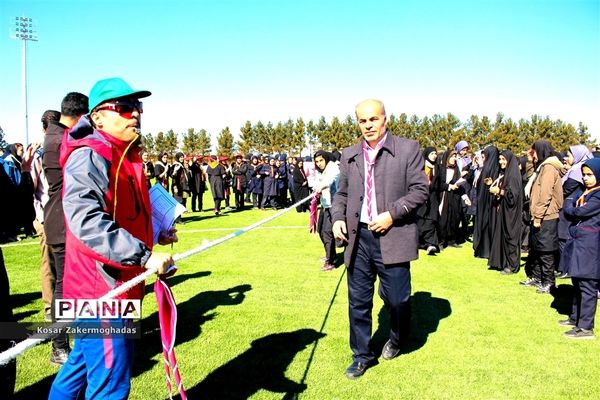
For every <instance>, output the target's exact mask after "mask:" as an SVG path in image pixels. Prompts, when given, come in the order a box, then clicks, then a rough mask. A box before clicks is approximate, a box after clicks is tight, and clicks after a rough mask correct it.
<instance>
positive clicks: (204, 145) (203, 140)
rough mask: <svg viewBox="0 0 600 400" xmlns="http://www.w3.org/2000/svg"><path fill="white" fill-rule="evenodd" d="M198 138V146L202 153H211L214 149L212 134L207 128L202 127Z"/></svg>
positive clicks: (205, 154) (204, 154)
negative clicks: (207, 131)
mask: <svg viewBox="0 0 600 400" xmlns="http://www.w3.org/2000/svg"><path fill="white" fill-rule="evenodd" d="M197 140H198V142H197V148H198V151H199V152H200V154H202V155H203V156H207V155H209V154H210V151H211V149H212V144H211V138H210V135H209V134H208V133H206V129H200V131H199V132H198V137H197Z"/></svg>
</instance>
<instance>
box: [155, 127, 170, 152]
mask: <svg viewBox="0 0 600 400" xmlns="http://www.w3.org/2000/svg"><path fill="white" fill-rule="evenodd" d="M154 148H155V149H156V152H157V153H159V154H160V153H164V152H165V151H167V148H166V140H165V134H164V133H163V132H162V131H161V132H158V133H157V134H156V139H155V140H154Z"/></svg>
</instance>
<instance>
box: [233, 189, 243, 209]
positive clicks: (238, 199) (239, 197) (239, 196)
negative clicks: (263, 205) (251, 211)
mask: <svg viewBox="0 0 600 400" xmlns="http://www.w3.org/2000/svg"><path fill="white" fill-rule="evenodd" d="M234 193H235V208H236V210H237V211H240V210H242V209H243V208H244V191H243V190H240V191H238V190H234Z"/></svg>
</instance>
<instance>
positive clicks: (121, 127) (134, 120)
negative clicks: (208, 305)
mask: <svg viewBox="0 0 600 400" xmlns="http://www.w3.org/2000/svg"><path fill="white" fill-rule="evenodd" d="M147 96H150V92H148V91H145V90H135V89H133V88H132V87H131V86H129V84H127V83H126V82H125V81H124V80H122V79H120V78H109V79H104V80H101V81H98V82H97V83H96V84H95V85H94V87H93V88H92V90H91V92H90V96H89V108H90V110H91V111H90V113H89V114H87V115H84V116H83V117H81V118H80V119H79V121H78V122H77V124H76V125H75V126H74V127H73V128H72V129H71V130H70V131H69V132H68V135H67V137H66V138H65V140H64V141H63V146H62V150H61V164H62V165H63V166H64V183H63V186H64V188H63V208H64V213H65V221H66V254H65V271H64V286H63V298H64V299H74V300H78V299H98V298H100V297H102V296H103V295H105V294H106V293H107V292H108V291H110V290H111V289H113V288H115V287H117V286H120V285H121V284H123V283H124V282H127V281H129V280H131V279H132V278H134V277H135V276H137V275H139V274H141V273H143V272H144V271H145V269H146V268H157V270H158V274H164V273H165V271H166V270H167V268H168V267H169V266H170V265H171V264H172V263H173V259H172V258H171V255H170V254H169V253H158V252H154V251H152V247H153V245H154V243H153V234H152V219H151V215H152V212H151V208H150V200H149V198H148V189H147V187H146V178H145V176H144V172H143V165H142V159H141V157H140V155H139V151H140V147H139V145H140V140H139V129H140V123H141V114H142V112H143V106H142V102H141V101H140V100H139V99H141V98H144V97H147ZM176 240H177V237H176V235H175V233H174V231H171V232H167V233H164V234H161V236H160V239H159V243H160V244H169V243H172V242H174V241H176ZM143 289H144V284H143V283H141V284H139V285H137V286H135V287H133V288H132V289H130V290H129V291H127V292H125V293H124V294H123V295H121V296H120V297H119V298H120V299H134V300H135V299H137V300H141V299H142V298H143V295H144V292H143ZM121 311H122V310H121ZM77 312H78V310H75V313H76V315H77ZM88 321H91V323H92V326H97V327H101V328H110V330H111V331H113V332H114V330H113V328H116V329H120V332H123V331H127V329H123V328H130V327H131V325H130V321H131V320H128V319H123V318H121V316H119V318H116V319H110V320H106V319H98V318H97V319H93V320H88ZM94 324H95V325H94ZM104 330H105V331H106V329H104ZM88 332H89V331H88ZM132 362H133V338H132V337H131V336H127V335H122V334H109V335H102V334H91V335H87V336H86V335H77V334H76V335H75V341H74V346H73V350H72V351H71V354H70V355H69V358H68V360H67V362H66V363H65V364H64V366H63V367H62V369H61V370H60V372H59V374H58V375H57V377H56V379H55V381H54V383H53V385H52V389H51V391H50V396H49V398H50V399H75V398H77V396H78V395H79V393H80V392H82V391H83V390H85V398H94V399H105V398H110V399H125V398H127V397H128V396H129V390H130V378H131V367H132ZM84 388H85V389H84Z"/></svg>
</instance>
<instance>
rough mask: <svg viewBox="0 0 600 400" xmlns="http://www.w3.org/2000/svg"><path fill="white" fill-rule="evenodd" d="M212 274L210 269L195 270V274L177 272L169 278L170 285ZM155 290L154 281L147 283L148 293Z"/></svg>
mask: <svg viewBox="0 0 600 400" xmlns="http://www.w3.org/2000/svg"><path fill="white" fill-rule="evenodd" d="M210 274H212V272H210V271H198V272H194V273H193V274H175V275H173V276H172V277H170V278H167V281H168V282H169V286H171V287H173V286H175V285H179V284H180V283H183V282H185V281H187V280H188V279H195V278H204V277H205V276H209V275H210ZM153 292H154V282H152V283H148V284H147V285H146V294H148V293H153Z"/></svg>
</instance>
